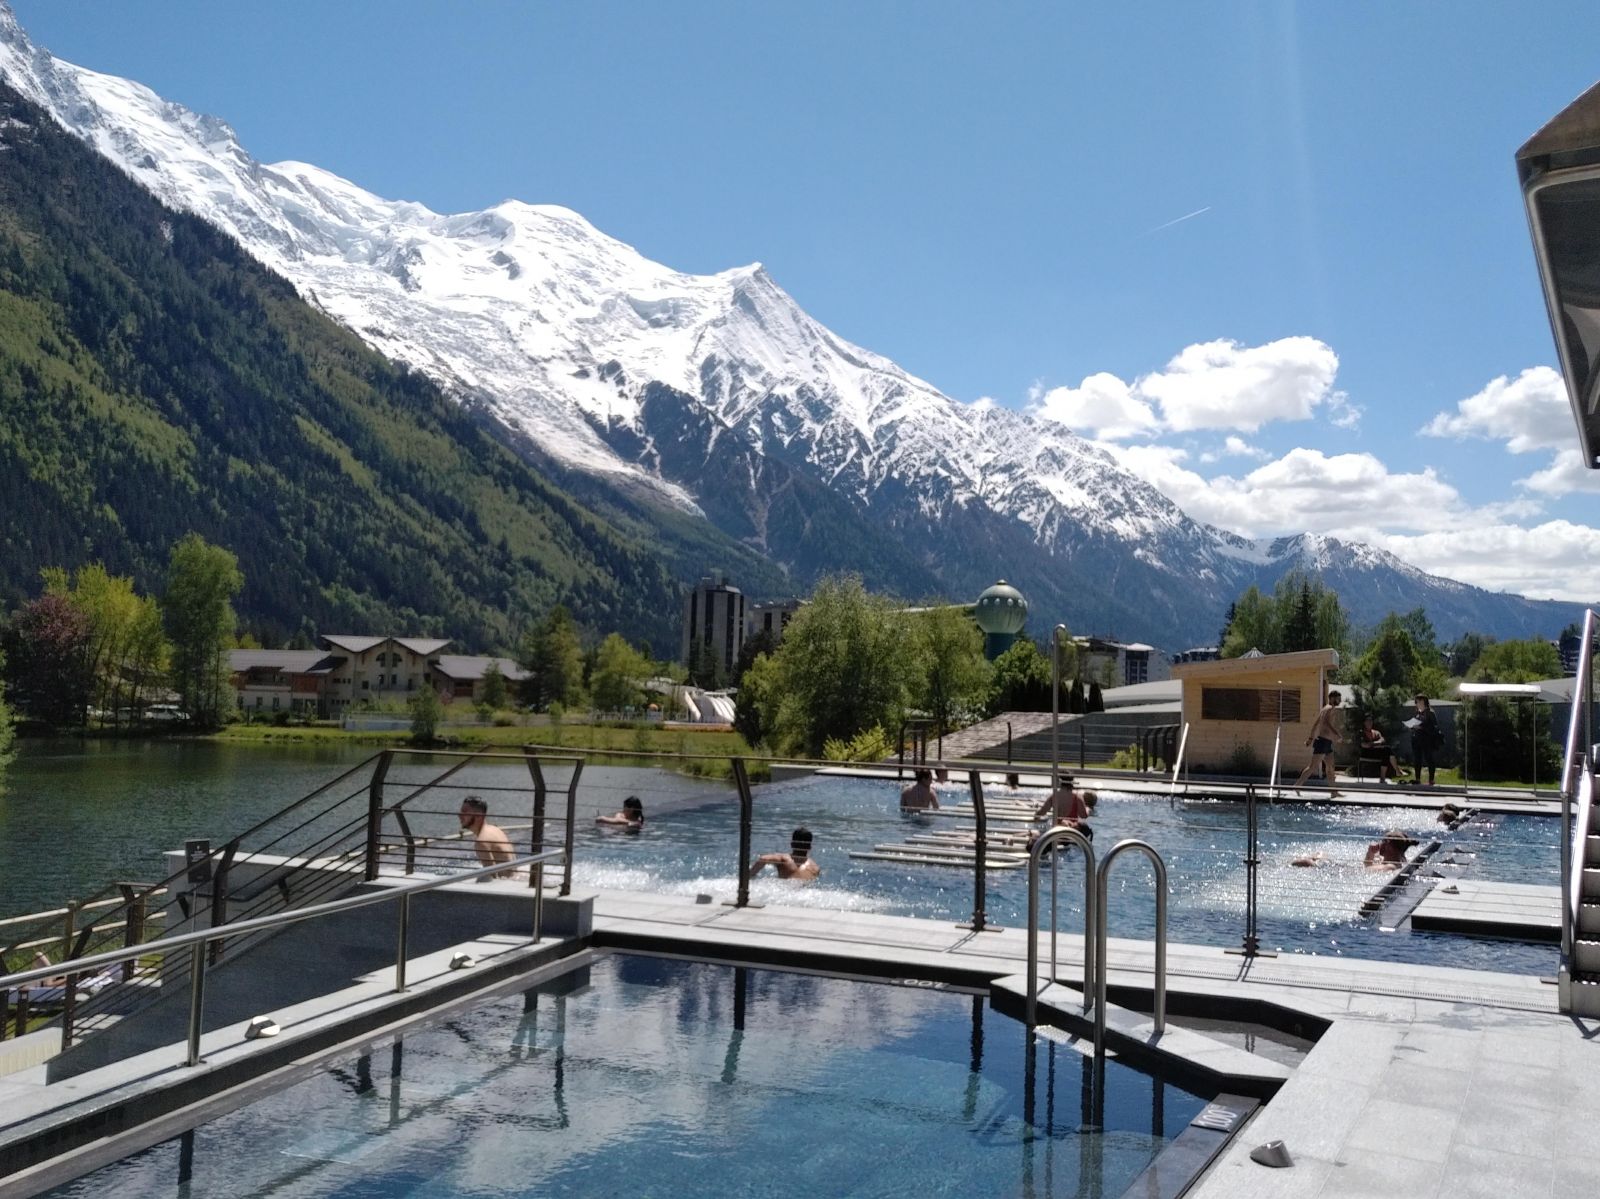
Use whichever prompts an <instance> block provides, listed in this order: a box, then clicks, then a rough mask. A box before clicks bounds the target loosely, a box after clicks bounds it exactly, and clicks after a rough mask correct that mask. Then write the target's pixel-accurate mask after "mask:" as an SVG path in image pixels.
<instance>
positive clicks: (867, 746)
mask: <svg viewBox="0 0 1600 1199" xmlns="http://www.w3.org/2000/svg"><path fill="white" fill-rule="evenodd" d="M893 752H894V745H893V744H892V743H891V741H890V740H889V735H888V734H887V733H885V732H884V731H883V729H882V728H881V727H879V726H878V725H874V726H873V727H872V728H870V729H867V730H865V731H864V732H860V733H857V734H856V735H855V736H854V737H852V738H850V739H849V740H848V741H846V740H843V739H842V738H837V737H830V738H828V739H827V740H826V741H825V742H823V745H822V756H823V757H824V758H826V759H827V760H828V761H830V762H881V761H883V759H885V758H887V757H888V756H889V755H890V754H892V753H893Z"/></svg>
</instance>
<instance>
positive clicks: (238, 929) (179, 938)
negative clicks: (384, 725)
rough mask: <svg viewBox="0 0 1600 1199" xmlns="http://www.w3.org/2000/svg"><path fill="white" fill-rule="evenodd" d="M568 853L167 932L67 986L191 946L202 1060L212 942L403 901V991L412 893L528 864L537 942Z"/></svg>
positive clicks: (194, 1057)
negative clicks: (547, 894)
mask: <svg viewBox="0 0 1600 1199" xmlns="http://www.w3.org/2000/svg"><path fill="white" fill-rule="evenodd" d="M563 856H564V851H562V850H559V849H550V850H546V851H544V852H543V853H536V854H528V855H526V856H523V857H520V858H512V859H510V860H509V861H505V862H496V863H494V864H493V865H492V866H481V867H479V868H478V869H476V870H466V871H462V872H461V873H459V874H445V875H439V876H437V877H433V878H427V879H423V880H421V881H420V882H414V883H407V884H404V885H402V886H398V887H389V888H385V889H384V890H381V891H374V892H370V893H368V894H365V895H350V896H346V897H345V898H343V899H335V900H331V901H330V902H328V903H319V904H315V905H312V906H310V907H304V908H291V909H286V910H284V911H281V912H274V913H272V914H271V915H269V916H259V917H257V918H255V919H253V920H238V921H235V922H234V923H232V924H224V925H221V926H218V927H216V928H203V929H196V930H195V931H194V932H188V933H178V934H176V935H174V936H171V937H163V938H160V939H159V940H156V941H149V942H146V943H144V944H142V945H135V946H131V947H126V948H123V949H113V950H108V951H107V952H105V953H96V954H91V955H89V956H86V957H81V958H74V959H72V962H71V967H72V968H71V971H70V973H68V974H67V976H66V982H65V984H64V986H65V988H66V989H67V990H69V991H70V990H71V989H72V988H73V987H75V986H76V985H77V980H78V978H79V977H80V976H81V975H84V974H94V973H97V972H99V971H101V970H104V969H105V968H107V967H108V966H116V965H120V964H121V963H123V962H127V961H132V960H134V959H136V958H140V957H144V956H147V955H149V954H152V953H170V952H172V951H174V950H178V949H184V948H188V949H189V950H190V951H191V954H192V957H191V959H190V970H189V1037H188V1054H187V1057H186V1060H185V1064H186V1065H189V1066H194V1065H198V1064H199V1062H200V1026H201V1022H202V1018H203V1015H204V1009H205V970H206V946H207V945H209V944H210V943H211V942H213V941H217V940H221V939H223V938H226V937H237V936H243V935H245V934H247V933H255V932H262V931H264V930H267V929H276V928H281V927H284V926H286V925H290V924H298V923H299V922H300V921H302V920H315V919H318V918H319V917H322V916H332V915H336V914H338V913H340V912H348V911H351V910H353V909H355V908H363V907H368V906H371V905H372V904H379V903H388V902H390V901H398V902H399V904H400V921H399V933H398V946H397V949H396V953H395V986H394V989H395V991H396V992H397V993H398V992H402V991H404V990H405V989H406V956H407V954H406V950H407V939H408V936H409V932H410V924H411V897H412V896H413V895H416V894H417V893H419V892H421V891H432V890H434V889H436V888H438V887H443V886H445V885H446V884H449V883H461V882H469V881H472V880H474V879H480V878H487V877H489V876H491V875H496V874H504V873H505V872H507V871H512V870H517V869H520V868H521V867H523V866H526V867H528V868H529V871H530V875H529V882H530V887H531V889H532V891H533V943H534V944H536V945H537V944H538V943H539V938H540V935H541V931H542V928H543V922H544V886H543V872H544V866H545V864H546V863H548V862H554V861H558V860H560V859H561V858H562V857H563ZM61 973H62V969H61V965H59V964H58V965H53V966H38V967H34V968H32V969H29V970H22V971H19V972H18V973H16V974H8V975H5V976H4V977H0V991H4V990H7V989H9V988H11V987H20V986H26V985H27V984H29V983H35V982H41V981H43V980H45V979H49V978H55V977H59V976H60V975H61Z"/></svg>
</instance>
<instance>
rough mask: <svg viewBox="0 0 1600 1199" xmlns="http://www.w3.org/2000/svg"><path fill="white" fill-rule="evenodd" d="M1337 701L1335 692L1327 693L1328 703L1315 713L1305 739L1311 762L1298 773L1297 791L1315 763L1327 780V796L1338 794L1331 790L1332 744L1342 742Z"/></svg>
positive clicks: (1337, 695)
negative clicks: (1315, 715) (1309, 748)
mask: <svg viewBox="0 0 1600 1199" xmlns="http://www.w3.org/2000/svg"><path fill="white" fill-rule="evenodd" d="M1339 700H1340V696H1339V693H1338V692H1337V691H1330V692H1328V702H1327V703H1325V704H1323V705H1322V711H1320V712H1318V713H1317V719H1316V721H1315V722H1314V723H1313V724H1312V725H1311V735H1310V736H1309V737H1307V738H1306V744H1307V745H1309V746H1310V747H1311V761H1309V762H1307V763H1306V768H1305V769H1304V770H1302V771H1301V772H1300V777H1299V778H1297V779H1295V781H1294V787H1295V790H1296V791H1298V790H1299V789H1300V784H1301V783H1303V782H1305V781H1306V779H1307V778H1309V777H1310V776H1311V772H1312V770H1314V769H1315V768H1316V765H1317V763H1318V762H1319V761H1320V762H1321V763H1322V769H1323V773H1324V774H1326V775H1327V778H1328V794H1329V796H1336V795H1338V794H1339V793H1338V792H1337V791H1335V790H1333V785H1334V782H1335V781H1336V779H1337V777H1338V776H1337V774H1336V773H1335V771H1334V765H1333V744H1334V742H1335V741H1343V740H1344V734H1342V733H1341V732H1340V731H1339V716H1338V713H1339Z"/></svg>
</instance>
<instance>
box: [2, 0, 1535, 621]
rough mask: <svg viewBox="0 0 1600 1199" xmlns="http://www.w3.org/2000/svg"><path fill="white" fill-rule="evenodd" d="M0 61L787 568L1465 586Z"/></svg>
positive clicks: (896, 584)
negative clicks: (1191, 499) (1275, 529)
mask: <svg viewBox="0 0 1600 1199" xmlns="http://www.w3.org/2000/svg"><path fill="white" fill-rule="evenodd" d="M0 72H3V74H4V76H5V78H6V80H7V81H8V82H9V83H10V84H11V85H12V86H13V87H15V88H17V89H18V90H19V91H21V92H22V93H23V94H24V95H26V96H28V97H29V98H30V99H32V100H34V101H35V102H37V103H38V104H40V105H41V106H43V107H44V108H46V109H47V110H48V111H50V112H51V113H52V114H53V115H54V116H55V117H56V118H57V119H58V120H59V121H60V122H61V123H62V124H63V126H65V127H66V128H67V129H68V130H70V131H71V132H73V133H75V134H77V135H78V136H79V137H81V138H83V139H84V140H85V141H87V142H88V143H89V144H91V145H92V146H94V147H95V148H96V149H97V150H98V151H100V152H101V153H102V154H104V155H105V156H106V157H108V158H109V159H111V160H112V161H113V162H115V163H116V164H117V165H118V166H120V167H121V168H122V169H123V170H124V171H126V172H127V173H128V174H129V175H130V176H132V177H133V178H135V179H137V180H139V181H140V182H141V183H143V184H144V185H145V186H146V187H148V188H149V189H150V190H151V191H152V192H154V193H155V194H156V195H157V196H158V197H160V198H161V199H162V200H164V201H165V202H166V203H168V204H169V205H172V206H174V207H177V208H182V209H187V210H190V211H192V212H194V213H196V214H198V215H200V216H202V217H204V218H206V219H208V220H210V221H212V222H214V223H215V224H217V225H218V226H220V227H222V228H223V229H225V230H227V231H228V232H230V233H232V234H233V235H234V236H236V237H237V238H238V239H239V241H240V242H241V243H242V244H243V245H244V246H245V247H246V249H247V250H249V251H250V252H251V253H252V254H253V255H255V256H256V257H257V258H259V259H260V260H261V261H263V262H264V263H266V264H267V265H268V266H270V267H272V268H273V269H275V270H277V271H279V272H281V273H282V274H283V275H285V276H286V277H287V278H288V279H290V280H291V281H292V282H293V283H294V284H295V286H296V287H297V288H298V289H299V291H300V293H301V295H302V296H304V297H305V298H306V299H307V300H308V301H310V302H311V303H314V304H315V305H317V306H319V307H320V308H321V309H323V310H324V311H325V312H327V313H328V314H329V315H331V316H332V317H334V318H335V319H337V320H338V321H340V322H342V323H343V324H345V325H346V326H348V327H349V328H350V329H352V330H354V331H355V332H357V333H358V334H359V335H360V336H361V337H363V338H365V339H366V340H367V341H368V342H369V343H371V344H372V345H373V346H374V347H376V348H377V349H379V350H381V351H382V352H384V353H385V354H387V355H389V356H390V357H392V358H395V359H397V360H400V361H402V362H405V363H407V364H409V365H411V366H413V367H415V368H417V369H420V370H422V371H424V372H426V373H427V374H429V375H430V376H432V377H433V378H435V379H436V380H438V381H439V382H440V383H442V384H443V385H444V386H445V387H446V389H447V390H449V391H450V392H451V393H452V394H454V395H455V396H457V397H458V398H459V399H461V400H462V401H463V402H467V403H473V404H477V405H481V406H482V407H483V408H484V409H485V410H487V411H489V412H491V413H492V414H493V415H494V417H496V418H497V419H498V420H499V421H501V422H503V424H504V425H505V426H506V428H507V429H508V430H510V431H511V432H512V434H513V435H515V436H516V437H517V438H518V439H520V440H522V443H523V444H530V445H531V446H532V447H536V449H537V451H538V452H539V453H541V454H543V455H546V456H548V458H549V459H552V460H554V462H555V463H558V464H560V465H561V466H562V467H564V468H567V469H568V470H571V471H573V472H576V474H575V476H574V477H582V476H587V477H590V478H591V479H592V478H596V477H597V478H599V479H600V480H602V481H603V485H604V486H606V487H612V488H619V489H621V490H622V491H625V492H627V493H628V494H629V495H630V496H632V497H635V498H637V497H639V496H641V495H642V496H645V497H649V498H650V499H651V501H652V502H655V503H664V504H668V505H671V506H673V507H676V508H677V509H679V510H680V511H682V512H687V513H690V514H694V515H697V516H703V517H704V518H706V519H708V520H709V521H711V522H712V523H713V524H714V525H716V526H717V527H718V528H719V529H721V530H722V531H723V532H724V533H726V534H728V535H730V536H733V537H736V538H738V539H740V540H741V541H743V542H745V543H746V544H749V545H751V546H754V547H756V548H757V549H759V550H760V551H762V552H763V553H765V554H766V555H767V556H768V557H770V558H772V559H773V560H774V561H776V562H778V563H780V564H782V565H783V566H785V567H786V568H788V569H789V570H790V571H791V573H792V575H793V576H794V578H795V583H796V587H797V589H798V588H800V587H802V586H804V585H805V584H806V583H807V582H809V578H810V576H812V575H814V574H815V573H817V572H819V571H821V570H825V569H840V568H855V569H859V570H862V571H863V573H865V574H866V575H867V576H868V578H869V581H872V582H875V583H878V584H880V585H884V586H888V587H891V588H894V589H896V590H899V591H901V592H902V593H905V594H912V595H925V594H932V593H936V592H942V593H944V594H949V595H974V594H976V593H977V590H979V589H981V588H982V587H983V586H985V585H986V584H987V583H989V582H991V581H993V578H994V577H995V576H996V575H997V574H1005V575H1006V576H1007V577H1009V578H1010V579H1012V581H1014V582H1016V583H1018V584H1019V585H1021V586H1023V587H1024V589H1025V590H1027V591H1028V592H1029V594H1030V595H1031V596H1032V597H1033V599H1034V602H1035V606H1036V608H1039V609H1040V614H1041V615H1042V616H1044V617H1046V618H1047V619H1051V620H1054V619H1066V620H1068V621H1069V623H1071V625H1072V626H1073V627H1074V628H1075V629H1083V630H1092V631H1106V632H1115V633H1118V634H1122V635H1125V636H1138V637H1143V638H1145V639H1149V640H1155V641H1158V642H1160V643H1162V644H1166V645H1169V646H1173V647H1176V646H1177V644H1178V643H1180V642H1186V641H1192V640H1206V639H1209V638H1211V637H1214V636H1215V629H1216V625H1217V622H1218V619H1219V618H1220V615H1221V612H1222V609H1223V608H1224V607H1225V606H1226V603H1227V602H1228V600H1229V599H1231V598H1232V597H1233V596H1234V595H1236V594H1237V592H1238V591H1239V590H1240V589H1241V588H1242V587H1243V586H1245V585H1247V584H1248V583H1250V582H1266V583H1268V584H1270V581H1271V580H1272V579H1273V578H1275V577H1276V576H1277V575H1279V574H1281V573H1282V572H1283V570H1285V569H1287V568H1288V567H1289V566H1292V565H1297V564H1306V565H1312V566H1314V567H1315V569H1317V570H1319V571H1321V572H1324V573H1341V572H1342V574H1343V575H1345V576H1348V577H1349V578H1350V580H1351V581H1352V582H1355V581H1356V580H1358V579H1365V580H1366V583H1365V585H1366V586H1367V587H1368V589H1369V590H1370V589H1371V587H1372V585H1373V581H1374V580H1376V579H1377V578H1378V577H1380V576H1381V577H1383V578H1384V579H1385V580H1387V582H1386V583H1385V585H1384V586H1383V587H1381V588H1380V589H1379V590H1381V591H1382V592H1383V593H1384V594H1400V593H1406V594H1412V593H1415V594H1416V595H1417V596H1418V597H1419V598H1417V599H1416V600H1415V603H1430V604H1431V603H1432V602H1433V600H1432V599H1431V598H1421V597H1422V596H1423V595H1424V593H1426V595H1427V596H1428V597H1431V596H1433V595H1434V593H1435V592H1439V593H1440V594H1441V595H1442V594H1444V593H1447V592H1448V591H1449V589H1450V588H1455V589H1457V590H1458V591H1462V592H1463V593H1468V592H1471V591H1473V590H1475V589H1464V588H1462V585H1459V584H1448V583H1447V582H1446V581H1444V580H1431V579H1429V577H1428V576H1424V575H1422V574H1421V572H1418V571H1415V570H1413V569H1411V568H1409V567H1406V566H1405V565H1404V564H1402V563H1400V562H1398V560H1395V559H1393V558H1392V557H1391V556H1389V555H1386V554H1380V553H1379V552H1378V551H1375V550H1372V549H1371V548H1370V547H1365V546H1361V547H1353V546H1348V545H1345V544H1343V543H1339V542H1336V541H1332V540H1329V539H1313V538H1290V539H1280V540H1279V541H1276V542H1260V543H1258V542H1250V541H1246V540H1244V539H1241V538H1238V537H1235V536H1233V535H1231V534H1228V533H1224V532H1221V531H1219V530H1216V529H1212V528H1210V527H1208V526H1205V525H1202V524H1200V523H1198V522H1196V521H1193V520H1191V519H1190V518H1189V517H1188V516H1186V515H1185V514H1184V513H1183V512H1182V511H1181V510H1180V509H1179V508H1178V507H1177V506H1176V505H1175V504H1173V503H1172V502H1171V501H1170V500H1169V499H1167V498H1166V497H1165V496H1164V495H1162V494H1161V493H1160V492H1158V491H1156V490H1155V489H1154V488H1153V487H1151V486H1150V485H1149V484H1147V483H1145V482H1144V481H1143V480H1141V479H1139V478H1138V477H1136V476H1134V475H1133V474H1131V473H1130V472H1128V471H1127V470H1125V469H1124V468H1122V467H1121V466H1119V465H1118V464H1117V463H1116V462H1115V461H1114V460H1113V459H1111V458H1110V457H1109V456H1108V455H1107V454H1105V453H1104V452H1103V451H1101V450H1099V449H1097V448H1096V447H1094V446H1093V445H1091V444H1089V443H1088V442H1086V441H1085V440H1083V439H1082V438H1079V437H1077V436H1075V435H1074V434H1072V433H1071V432H1070V431H1069V430H1067V429H1065V428H1063V427H1062V426H1060V425H1058V424H1053V423H1048V422H1043V421H1039V420H1036V419H1034V418H1032V417H1030V416H1028V415H1027V414H1024V413H1019V412H1015V411H1012V410H1009V409H1005V408H1002V407H998V406H994V405H984V404H979V405H969V404H963V403H960V402H958V401H956V400H953V399H951V398H950V397H948V396H946V395H944V394H942V393H941V392H939V391H938V390H937V389H936V388H935V387H933V386H932V385H931V384H929V383H927V382H925V381H923V380H921V379H918V378H916V377H915V376H913V375H910V374H908V373H907V372H906V371H904V370H902V369H900V368H899V367H898V366H896V365H895V364H894V363H893V362H890V361H889V360H888V359H886V358H883V357H881V356H879V355H877V354H874V353H872V352H871V351H869V350H865V349H863V348H861V347H859V346H856V345H853V344H851V343H850V342H848V341H846V340H844V339H843V338H841V337H839V336H837V335H836V334H834V333H832V332H831V331H830V330H828V329H827V328H825V327H823V326H822V325H821V324H819V323H818V322H817V321H815V320H813V319H812V318H811V317H810V316H808V315H807V314H806V313H805V312H804V311H802V310H801V309H800V307H799V306H798V305H797V304H795V302H794V301H793V300H792V299H791V298H790V297H789V296H788V295H787V294H786V293H785V292H784V291H783V290H782V288H780V287H779V286H778V285H777V283H776V282H774V281H773V279H772V278H771V277H770V276H769V275H768V274H767V273H766V271H764V270H763V269H762V268H761V266H760V265H759V264H757V265H751V266H746V267H738V268H735V269H732V270H727V271H723V272H721V273H719V274H715V275H689V274H684V273H681V272H678V271H674V270H672V269H670V268H669V267H666V266H663V265H661V264H659V263H656V262H652V261H650V260H649V259H646V258H645V257H644V256H642V255H641V254H639V253H638V252H637V251H635V250H634V249H632V248H631V247H629V246H627V245H625V244H623V243H622V242H620V241H617V240H615V239H613V238H611V237H608V236H606V235H605V234H604V233H602V232H600V231H599V230H598V229H596V228H595V227H594V226H593V225H591V224H590V223H589V222H588V221H586V220H584V218H583V217H581V216H580V215H578V214H577V213H575V212H572V211H571V210H569V209H566V208H561V207H556V206H550V205H531V204H524V203H521V202H519V201H515V200H508V201H506V202H504V203H501V204H498V205H496V206H494V207H492V208H489V209H486V210H484V211H482V212H473V213H461V214H455V215H441V214H438V213H434V212H432V211H430V210H429V209H427V208H425V207H424V206H422V205H420V204H416V203H410V202H406V201H394V200H386V199H383V198H381V197H378V196H375V195H373V194H372V193H370V192H367V191H365V190H363V189H362V188H360V187H358V186H356V185H355V184H353V183H351V182H349V181H347V180H345V179H341V178H339V177H338V176H336V175H333V174H331V173H330V172H328V171H325V170H322V169H321V168H319V167H316V166H312V165H309V164H306V163H298V162H281V163H275V164H263V163H260V162H258V161H256V160H255V159H254V158H252V157H251V156H250V155H249V154H248V153H247V152H246V151H245V150H244V148H243V147H242V146H240V144H239V142H238V139H237V137H236V136H235V134H234V132H233V130H232V129H230V128H229V126H228V125H227V124H225V123H224V122H223V121H221V120H218V119H216V118H214V117H208V116H201V115H198V114H196V113H193V112H191V111H189V110H188V109H185V108H183V107H182V106H181V105H177V104H173V103H170V102H168V101H166V100H163V99H162V98H161V97H160V96H158V95H156V94H155V93H154V92H152V91H151V90H150V89H148V88H146V87H144V86H142V85H140V84H138V83H134V82H131V81H129V80H125V79H120V78H116V77H114V76H109V75H103V74H99V73H96V72H93V71H89V70H85V69H83V68H81V67H77V66H73V65H71V64H68V63H65V62H62V61H60V60H58V59H55V58H54V57H53V56H51V55H50V54H49V53H48V52H47V51H45V50H43V49H42V48H39V47H36V46H34V45H32V44H31V43H30V42H29V40H28V38H27V36H26V34H25V33H24V32H23V30H22V29H21V27H20V26H19V25H18V23H17V22H16V20H15V18H14V17H13V15H12V14H11V12H10V11H9V9H8V8H7V7H6V6H5V5H4V2H3V0H0ZM708 565H714V564H708ZM1479 594H1480V595H1486V594H1487V593H1479ZM1494 598H1495V599H1497V600H1498V599H1504V600H1506V601H1507V602H1508V603H1511V604H1512V605H1513V606H1520V605H1523V604H1526V601H1520V600H1514V599H1513V598H1512V597H1494ZM1346 600H1347V603H1349V604H1350V606H1352V607H1353V608H1355V609H1356V610H1357V612H1358V613H1359V612H1360V611H1361V609H1362V608H1363V607H1364V605H1363V604H1361V602H1360V601H1359V598H1358V597H1356V596H1353V595H1347V596H1346ZM1415 603H1412V604H1410V605H1408V606H1415ZM1384 610H1387V608H1386V607H1384V608H1380V609H1379V610H1378V613H1377V614H1378V615H1381V613H1382V611H1384ZM1525 615H1526V614H1525V613H1523V616H1525ZM1436 619H1439V621H1440V626H1441V631H1445V630H1447V629H1450V628H1451V627H1452V624H1453V622H1451V621H1449V620H1447V619H1441V618H1440V617H1437V616H1436ZM1499 623H1502V624H1503V623H1505V622H1499ZM1544 623H1548V621H1541V625H1542V624H1544ZM1478 627H1484V626H1481V625H1480V626H1478ZM1518 627H1519V628H1520V627H1521V626H1520V624H1519V626H1518ZM1552 631H1553V630H1552Z"/></svg>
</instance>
